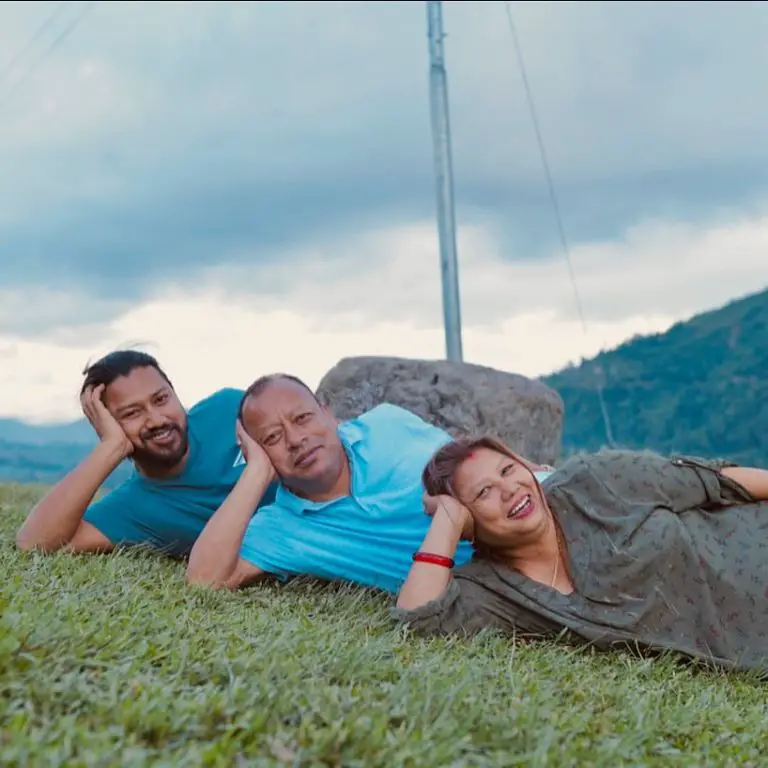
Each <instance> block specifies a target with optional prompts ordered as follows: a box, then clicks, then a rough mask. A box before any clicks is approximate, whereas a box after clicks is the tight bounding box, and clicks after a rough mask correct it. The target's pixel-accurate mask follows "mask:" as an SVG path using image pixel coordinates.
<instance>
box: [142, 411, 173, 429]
mask: <svg viewBox="0 0 768 768" xmlns="http://www.w3.org/2000/svg"><path fill="white" fill-rule="evenodd" d="M167 421H168V420H167V419H166V418H165V416H164V415H163V413H162V411H160V410H158V409H157V408H148V409H147V419H146V422H147V423H146V426H147V428H148V429H154V428H156V427H162V426H163V425H164V424H165V423H166V422H167Z"/></svg>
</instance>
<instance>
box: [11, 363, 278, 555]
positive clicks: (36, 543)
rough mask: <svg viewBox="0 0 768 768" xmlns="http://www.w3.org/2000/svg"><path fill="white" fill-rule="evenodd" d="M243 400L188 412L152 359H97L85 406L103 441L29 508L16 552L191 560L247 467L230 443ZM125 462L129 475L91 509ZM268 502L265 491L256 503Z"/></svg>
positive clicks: (225, 399) (210, 401)
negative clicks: (150, 554)
mask: <svg viewBox="0 0 768 768" xmlns="http://www.w3.org/2000/svg"><path fill="white" fill-rule="evenodd" d="M241 398H242V392H241V391H240V390H237V389H222V390H219V391H218V392H215V393H214V394H213V395H211V396H210V397H208V398H206V399H205V400H203V401H201V402H200V403H198V404H197V405H195V406H194V407H193V408H191V409H190V411H189V413H187V412H186V411H185V410H184V407H183V406H182V404H181V402H180V401H179V399H178V397H177V395H176V392H175V391H174V389H173V386H172V384H171V382H170V380H169V379H168V377H167V376H166V374H165V372H164V371H163V370H162V368H160V366H159V365H158V363H157V360H155V358H154V357H152V356H151V355H147V354H145V353H143V352H138V351H135V350H118V351H116V352H112V353H110V354H109V355H107V356H106V357H104V358H102V359H101V360H99V361H97V362H96V363H94V364H93V365H91V366H90V367H89V368H88V369H86V371H85V381H84V382H83V386H82V390H81V404H82V407H83V411H84V413H85V415H86V417H87V418H88V419H89V421H90V422H91V425H92V426H93V427H94V429H95V431H96V433H97V434H98V436H99V438H100V440H99V443H98V445H97V446H96V447H95V448H94V449H93V451H92V452H91V453H90V454H89V455H88V456H87V457H86V458H85V459H84V460H83V461H82V462H81V463H80V465H79V466H78V467H76V468H75V469H74V470H72V472H70V473H69V474H68V475H67V476H66V477H64V478H63V479H62V480H61V481H60V482H59V483H57V484H56V485H55V486H54V487H53V488H52V489H51V491H50V492H49V493H48V494H47V495H46V496H45V497H44V498H43V499H42V500H41V501H40V503H39V504H38V505H37V506H36V507H35V508H34V509H33V510H32V512H31V513H30V515H29V517H28V518H27V520H26V521H25V522H24V525H23V526H22V528H21V529H20V530H19V532H18V535H17V544H18V546H19V547H21V548H22V549H35V550H40V551H43V552H54V551H57V550H61V549H66V550H67V551H69V552H108V551H110V550H111V549H113V548H114V547H115V546H120V545H145V546H148V547H151V548H153V549H157V550H160V551H163V552H165V553H167V554H169V555H172V556H177V557H178V556H184V555H187V554H189V552H190V550H191V548H192V545H193V544H194V542H195V539H196V538H197V537H198V535H199V534H200V531H202V530H203V527H204V526H205V524H206V523H207V522H208V520H209V518H210V517H211V516H212V515H213V513H214V512H215V511H216V510H217V509H218V507H219V506H220V505H221V503H222V502H223V501H224V500H225V499H226V498H227V496H228V495H229V493H230V491H231V490H232V488H233V487H234V486H235V483H236V482H237V480H238V478H239V477H240V474H241V473H242V471H243V469H244V465H245V461H244V459H243V455H242V453H241V451H240V450H239V447H238V445H237V441H236V439H235V425H236V422H237V413H238V408H239V405H240V400H241ZM126 458H128V459H130V460H131V461H132V462H133V465H134V469H135V471H134V473H133V474H132V476H131V477H130V478H129V479H128V480H127V481H126V482H125V483H123V484H122V485H120V486H119V487H118V488H116V489H115V490H113V491H112V492H111V493H108V494H107V495H106V496H104V497H103V498H101V499H99V500H98V501H95V502H94V501H93V498H94V496H95V495H96V493H97V491H98V490H99V488H100V487H101V486H102V485H103V483H104V482H105V480H106V479H107V478H108V477H109V476H110V475H111V474H112V472H113V471H114V470H115V469H116V468H117V466H118V465H119V464H120V463H121V462H122V461H123V460H125V459H126ZM273 498H274V488H267V489H266V492H265V495H264V498H263V499H262V501H261V503H265V504H266V503H269V502H270V501H272V499H273ZM253 509H254V510H255V509H256V507H255V506H254V508H253Z"/></svg>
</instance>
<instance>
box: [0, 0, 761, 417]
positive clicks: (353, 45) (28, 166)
mask: <svg viewBox="0 0 768 768" xmlns="http://www.w3.org/2000/svg"><path fill="white" fill-rule="evenodd" d="M510 5H511V9H512V14H513V18H514V20H515V23H516V26H517V30H518V35H519V39H520V42H521V45H522V50H523V55H524V57H525V61H526V64H527V69H528V75H529V79H530V83H531V87H532V90H533V94H534V98H535V100H536V104H537V107H538V112H539V119H540V123H541V129H542V133H543V137H544V141H545V144H546V149H547V152H548V155H549V160H550V165H551V168H552V173H553V177H554V181H555V185H556V187H557V191H558V196H559V202H560V207H561V209H562V216H563V222H564V225H565V229H566V232H567V235H568V238H569V240H570V243H571V246H572V260H573V267H574V271H575V274H576V280H577V282H578V287H579V290H580V291H581V294H582V300H583V306H584V311H585V317H586V330H584V328H583V327H582V325H581V323H580V321H579V319H578V316H577V314H576V304H575V300H574V293H573V288H572V285H571V283H570V281H569V278H568V270H567V266H566V262H565V260H564V257H563V251H562V248H561V247H560V244H559V240H558V236H557V227H556V222H555V219H554V216H553V210H552V206H551V205H550V201H549V198H548V191H547V186H546V183H545V177H544V175H543V172H542V165H541V157H540V154H539V151H538V146H537V143H536V137H535V134H534V131H533V126H532V122H531V117H530V114H529V111H528V108H527V104H526V101H525V92H524V90H523V85H522V79H521V73H520V69H519V67H518V64H517V59H516V55H515V49H514V47H513V39H512V36H511V34H510V29H509V26H508V22H507V16H506V13H505V3H503V2H466V3H463V2H448V3H445V4H444V6H445V8H444V12H445V26H446V29H447V32H448V38H447V40H446V56H447V64H448V74H449V88H450V100H451V118H452V129H453V139H454V163H455V181H456V195H457V219H458V223H459V229H460V232H459V259H460V275H461V296H462V314H463V321H464V351H465V358H466V359H467V360H468V361H470V362H477V363H483V364H487V365H492V366H495V367H498V368H501V369H503V370H509V371H515V372H519V373H523V374H527V375H538V374H542V373H547V372H549V371H552V370H555V369H558V368H560V367H561V366H563V365H565V364H566V363H568V362H569V361H578V360H579V359H580V358H581V357H582V356H591V355H593V354H594V353H596V352H597V351H598V350H599V349H601V348H605V347H612V346H614V345H616V344H618V343H619V342H620V341H621V340H623V339H625V338H626V337H628V336H631V335H633V334H635V333H646V332H651V331H655V330H659V329H665V328H666V327H668V326H669V325H670V324H671V323H673V322H674V321H676V320H678V319H681V318H686V317H689V316H690V315H692V314H694V313H696V312H698V311H700V310H703V309H706V308H709V307H711V306H715V305H719V304H723V303H725V302H727V301H728V300H730V299H732V298H735V297H737V296H740V295H743V294H745V293H748V292H752V291H755V290H759V289H762V288H763V287H765V285H766V284H767V283H768V277H767V275H768V259H766V250H767V249H768V204H767V203H768V199H767V198H766V191H768V142H766V141H765V126H766V123H767V122H768V4H765V3H752V2H729V3H718V2H704V3H696V2H680V3H677V2H660V3H654V2H638V3H609V2H596V3H590V2H578V3H547V2H536V3H511V4H510ZM425 6H426V3H423V2H415V1H413V2H389V3H387V2H349V1H345V2H307V3H303V2H272V3H269V2H144V3H142V2H131V3H122V2H98V3H95V4H89V3H86V2H69V3H50V2H3V3H0V366H2V368H1V370H2V397H1V398H0V416H17V417H21V418H24V419H27V420H30V421H35V422H39V421H46V420H64V419H70V418H75V417H77V416H78V415H79V412H78V405H77V397H76V394H77V390H78V388H79V385H80V381H81V375H80V374H81V370H82V368H83V365H84V364H85V363H86V362H87V361H88V360H89V359H92V358H94V357H95V356H97V355H99V354H102V353H103V352H106V351H108V350H110V349H111V348H114V347H117V346H122V345H126V344H130V345H137V344H138V345H140V346H141V347H142V348H144V349H147V350H148V351H151V352H153V353H154V354H156V355H157V356H158V357H159V358H160V360H161V362H162V363H164V364H165V367H166V368H167V369H168V372H169V374H170V375H171V377H172V378H173V379H174V382H175V383H176V385H177V389H178V390H179V392H180V394H181V395H182V398H183V399H184V401H185V403H186V404H187V405H192V404H193V403H194V402H195V401H196V400H198V399H200V398H201V397H203V396H205V395H207V394H209V393H210V392H212V391H213V390H215V389H217V388H219V387H222V386H246V385H247V384H248V383H249V382H250V381H251V380H252V379H254V378H255V377H256V376H258V375H261V374H263V373H267V372H271V371H275V370H287V371H289V372H292V373H295V374H297V375H299V376H302V377H304V378H305V379H306V380H307V381H308V383H310V384H311V385H316V384H317V383H318V381H319V379H320V377H321V376H322V375H323V373H324V372H325V371H326V370H327V369H328V368H330V367H331V366H332V365H334V364H335V363H336V362H337V361H338V360H339V359H340V358H341V357H345V356H349V355H356V354H392V355H402V356H407V357H427V358H438V357H441V356H443V355H444V338H443V331H442V308H441V296H440V283H439V259H438V246H437V232H436V227H435V220H434V216H435V204H434V184H433V169H432V154H431V153H432V146H431V133H430V122H429V91H428V50H427V39H426V15H425ZM57 8H59V11H58V14H57V15H56V16H54V18H53V19H52V21H50V23H49V24H48V26H47V27H46V28H45V29H44V30H43V32H42V33H41V34H40V35H39V36H38V37H37V39H36V40H34V42H33V44H32V45H31V46H29V47H26V45H27V43H28V42H29V41H30V40H31V39H32V38H33V36H34V35H35V32H36V31H37V30H38V29H39V27H40V26H41V25H42V24H43V23H44V22H45V21H46V20H48V19H49V18H50V17H51V14H52V13H54V12H55V11H56V10H57ZM82 11H85V15H83V16H82V18H81V19H80V21H79V23H77V24H76V26H75V27H74V28H73V29H71V32H69V33H68V31H69V29H70V25H71V24H72V23H73V22H76V21H77V18H78V16H79V14H80V13H81V12H82ZM67 33H68V34H67ZM57 40H58V41H59V42H58V44H55V45H53V47H52V48H51V45H52V44H54V43H56V41H57ZM20 52H22V53H24V55H22V56H19V53H20Z"/></svg>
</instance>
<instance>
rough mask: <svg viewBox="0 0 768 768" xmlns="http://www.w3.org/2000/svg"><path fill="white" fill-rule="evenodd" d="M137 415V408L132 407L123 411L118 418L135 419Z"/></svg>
mask: <svg viewBox="0 0 768 768" xmlns="http://www.w3.org/2000/svg"><path fill="white" fill-rule="evenodd" d="M138 415H139V412H138V410H135V409H132V410H130V411H124V412H123V413H122V414H121V416H120V418H121V419H126V420H127V419H135V418H136V417H137V416H138Z"/></svg>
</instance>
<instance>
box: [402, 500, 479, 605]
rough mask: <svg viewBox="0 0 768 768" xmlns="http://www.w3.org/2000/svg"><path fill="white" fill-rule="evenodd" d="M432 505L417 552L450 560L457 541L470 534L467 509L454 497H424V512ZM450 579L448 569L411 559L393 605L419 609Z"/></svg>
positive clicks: (438, 595)
mask: <svg viewBox="0 0 768 768" xmlns="http://www.w3.org/2000/svg"><path fill="white" fill-rule="evenodd" d="M430 506H431V508H432V510H433V511H432V524H431V525H430V526H429V530H428V531H427V535H426V536H425V537H424V541H423V542H422V544H421V547H420V551H422V552H427V553H429V554H432V555H442V556H443V557H449V558H451V559H453V557H454V555H455V554H456V549H457V547H458V546H459V541H461V539H462V538H466V537H468V536H471V533H470V531H471V517H470V515H469V510H468V509H467V508H466V507H464V506H463V505H462V504H460V503H459V502H458V501H456V500H455V499H452V498H450V497H448V496H441V497H438V498H437V499H434V498H432V499H430V497H427V498H426V500H425V507H426V508H427V512H428V513H429V512H430ZM450 581H451V569H450V568H446V567H445V566H442V565H433V564H432V563H423V562H415V563H414V564H413V565H412V566H411V570H410V571H409V572H408V578H407V579H406V580H405V584H403V586H402V588H401V589H400V593H399V595H398V598H397V607H398V608H403V609H405V610H408V611H412V610H415V609H416V608H420V607H421V606H422V605H426V604H427V603H429V602H431V601H432V600H435V599H437V598H438V597H440V595H442V594H443V592H444V591H445V589H446V587H447V586H448V584H449V582H450Z"/></svg>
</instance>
